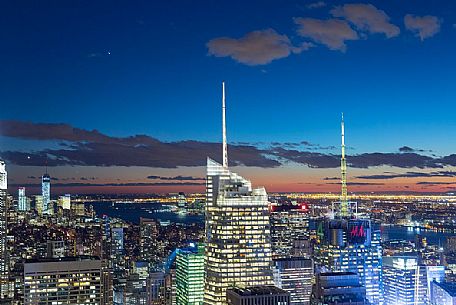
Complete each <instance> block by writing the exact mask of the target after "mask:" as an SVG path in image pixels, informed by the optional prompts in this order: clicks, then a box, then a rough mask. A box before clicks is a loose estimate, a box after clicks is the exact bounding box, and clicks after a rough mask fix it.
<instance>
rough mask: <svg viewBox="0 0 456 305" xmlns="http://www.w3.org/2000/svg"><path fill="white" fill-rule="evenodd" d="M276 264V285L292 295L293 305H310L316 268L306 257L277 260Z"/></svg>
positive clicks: (274, 262)
mask: <svg viewBox="0 0 456 305" xmlns="http://www.w3.org/2000/svg"><path fill="white" fill-rule="evenodd" d="M273 264H274V285H275V286H277V287H279V288H281V289H283V290H285V291H287V292H288V293H290V302H291V304H302V305H308V304H310V295H311V293H312V277H313V274H314V266H313V262H312V260H311V259H308V258H304V257H290V258H277V259H274V260H273Z"/></svg>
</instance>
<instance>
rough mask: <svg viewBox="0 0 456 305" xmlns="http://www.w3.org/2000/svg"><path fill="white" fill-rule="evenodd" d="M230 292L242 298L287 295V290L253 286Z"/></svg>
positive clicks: (232, 289)
mask: <svg viewBox="0 0 456 305" xmlns="http://www.w3.org/2000/svg"><path fill="white" fill-rule="evenodd" d="M228 290H230V291H233V292H234V293H236V294H238V295H240V296H252V295H268V294H287V292H286V291H285V290H282V289H280V288H278V287H276V286H252V287H246V288H239V287H235V288H230V289H228Z"/></svg>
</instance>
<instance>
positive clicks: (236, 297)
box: [226, 286, 290, 305]
mask: <svg viewBox="0 0 456 305" xmlns="http://www.w3.org/2000/svg"><path fill="white" fill-rule="evenodd" d="M226 296H227V300H228V304H229V305H289V304H290V294H289V293H288V292H286V291H285V290H282V289H280V288H277V287H275V286H252V287H247V288H230V289H228V290H227V291H226Z"/></svg>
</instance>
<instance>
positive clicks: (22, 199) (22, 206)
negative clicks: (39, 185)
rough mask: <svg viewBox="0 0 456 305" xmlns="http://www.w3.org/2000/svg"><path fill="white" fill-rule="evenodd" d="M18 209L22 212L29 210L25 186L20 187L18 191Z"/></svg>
mask: <svg viewBox="0 0 456 305" xmlns="http://www.w3.org/2000/svg"><path fill="white" fill-rule="evenodd" d="M17 209H18V210H19V211H22V212H24V211H28V210H29V205H28V202H27V196H25V187H20V188H19V189H18V191H17Z"/></svg>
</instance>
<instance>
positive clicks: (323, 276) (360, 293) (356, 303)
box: [311, 272, 370, 305]
mask: <svg viewBox="0 0 456 305" xmlns="http://www.w3.org/2000/svg"><path fill="white" fill-rule="evenodd" d="M311 304H312V305H336V304H337V305H369V304H370V303H369V302H368V301H367V299H366V288H365V287H363V285H362V284H361V283H360V279H359V276H358V275H357V274H356V273H354V272H327V273H319V274H317V275H316V279H315V285H314V286H313V291H312V298H311Z"/></svg>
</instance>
